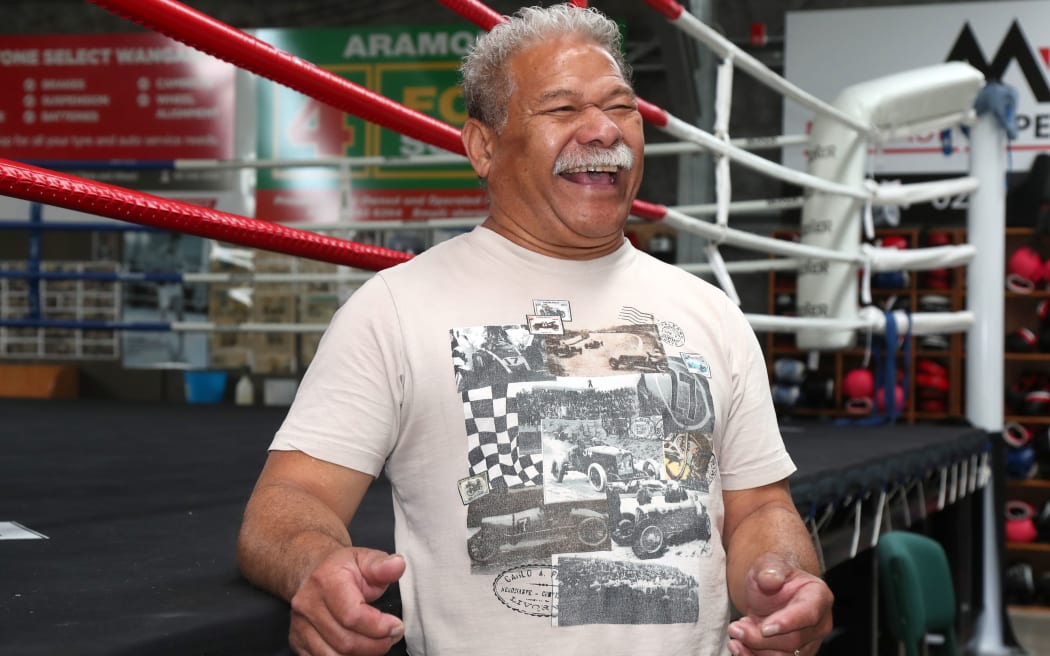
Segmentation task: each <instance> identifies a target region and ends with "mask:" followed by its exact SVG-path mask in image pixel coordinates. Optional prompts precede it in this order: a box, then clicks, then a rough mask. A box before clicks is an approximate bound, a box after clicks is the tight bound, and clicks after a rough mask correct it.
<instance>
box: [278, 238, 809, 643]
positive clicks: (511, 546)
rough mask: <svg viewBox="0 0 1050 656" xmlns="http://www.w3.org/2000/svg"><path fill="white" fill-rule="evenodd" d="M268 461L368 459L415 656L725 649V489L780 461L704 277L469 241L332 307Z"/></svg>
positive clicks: (736, 315) (730, 327) (724, 312)
mask: <svg viewBox="0 0 1050 656" xmlns="http://www.w3.org/2000/svg"><path fill="white" fill-rule="evenodd" d="M271 448H272V449H276V450H288V449H298V450H302V451H304V452H306V453H308V454H310V455H312V456H314V457H317V458H321V459H324V460H327V461H331V462H334V463H337V464H340V465H343V466H346V467H350V468H353V469H356V470H359V471H363V472H366V473H368V474H372V475H377V474H379V473H380V471H381V470H382V469H383V468H384V467H385V468H386V474H387V476H388V478H389V479H390V481H391V484H392V489H393V502H394V515H395V526H396V527H395V541H396V545H397V550H398V552H399V553H401V554H403V555H404V556H405V559H406V561H407V563H408V567H407V570H406V572H405V575H404V577H403V578H402V580H401V582H400V589H401V595H402V600H403V613H404V620H405V627H406V640H407V643H408V647H409V652H410V653H412V654H414V655H416V656H421V655H423V654H431V655H433V654H438V655H442V656H443V655H446V654H456V655H469V654H478V655H481V654H484V655H485V656H496V655H500V654H533V653H535V654H544V655H545V656H549V655H550V654H570V653H571V654H573V655H574V656H586V655H595V656H598V655H600V656H612V655H615V654H631V655H632V656H644V655H648V654H651V655H654V656H655V655H657V654H659V655H661V656H663V655H666V654H674V653H689V654H716V653H724V652H726V649H725V644H726V636H725V629H726V624H727V622H728V618H729V601H728V595H727V591H726V581H725V553H724V551H723V548H722V543H721V529H722V522H723V516H724V510H723V505H722V495H721V492H722V490H723V489H728V490H738V489H746V488H751V487H756V486H760V485H765V484H768V483H772V482H775V481H778V480H781V479H783V478H785V477H787V476H788V475H790V474H791V473H792V472H793V471H794V470H795V467H794V465H793V463H792V462H791V459H790V458H789V456H788V455H787V453H786V451H785V449H784V446H783V442H782V440H781V437H780V434H779V431H778V428H777V423H776V417H775V414H774V411H773V406H772V402H771V399H770V392H769V384H768V379H767V374H766V369H765V363H764V360H763V357H762V353H761V350H760V348H759V346H758V341H757V339H756V337H755V335H754V332H753V331H752V329H751V327H750V326H749V325H748V323H747V321H746V319H745V318H744V316H743V314H742V313H741V312H740V310H739V309H738V308H737V307H736V306H735V305H733V304H732V303H731V302H730V301H729V300H728V298H727V297H726V296H725V294H724V293H723V292H722V291H721V290H719V289H717V288H715V287H714V286H712V285H710V284H708V283H706V282H704V281H703V280H701V279H699V278H696V277H695V276H692V275H690V274H688V273H685V272H684V271H682V270H681V269H679V268H677V267H674V266H671V265H668V264H665V263H662V262H660V261H658V260H656V259H654V258H652V257H650V256H648V255H646V254H644V253H642V252H640V251H638V250H636V249H635V248H633V247H632V246H631V245H630V244H629V243H628V242H627V241H626V240H625V241H624V244H623V246H622V247H621V248H620V249H619V250H617V251H616V252H614V253H612V254H610V255H608V256H605V257H602V258H599V259H596V260H589V261H574V260H561V259H556V258H550V257H546V256H543V255H539V254H537V253H534V252H532V251H529V250H526V249H523V248H520V247H518V246H516V245H515V244H513V243H512V242H510V241H508V240H506V239H504V238H503V237H501V236H499V235H497V234H496V233H494V232H492V231H490V230H488V229H486V228H482V227H479V228H476V229H474V230H473V231H472V232H470V233H468V234H465V235H461V236H459V237H456V238H453V239H451V240H449V241H446V242H444V243H441V244H439V245H437V246H434V247H433V248H431V249H429V250H428V251H426V252H424V253H422V254H420V255H418V256H416V257H415V258H414V259H413V260H412V261H410V262H407V263H405V264H402V265H399V266H397V267H393V268H391V269H387V270H385V271H383V272H380V273H378V274H377V275H376V276H375V277H374V278H373V279H371V280H370V281H369V282H368V283H366V284H365V285H363V286H362V287H361V288H360V289H359V290H358V291H357V292H355V293H354V295H353V296H352V297H351V298H350V299H349V300H348V301H347V303H346V304H344V306H343V307H342V308H341V309H340V310H339V311H338V312H337V313H336V315H335V317H334V318H333V320H332V323H331V325H330V327H329V328H328V330H327V332H326V333H325V335H324V337H323V339H322V340H321V344H320V346H319V348H318V351H317V354H316V356H315V358H314V360H313V362H312V363H311V366H310V367H309V369H308V371H307V373H306V375H305V376H304V378H303V381H302V384H301V386H300V389H299V391H298V394H297V396H296V399H295V401H294V403H293V405H292V407H291V408H290V410H289V413H288V416H287V418H286V420H285V421H284V423H283V425H282V426H281V428H280V429H279V431H278V433H277V435H276V437H275V439H274V441H273V444H272V446H271Z"/></svg>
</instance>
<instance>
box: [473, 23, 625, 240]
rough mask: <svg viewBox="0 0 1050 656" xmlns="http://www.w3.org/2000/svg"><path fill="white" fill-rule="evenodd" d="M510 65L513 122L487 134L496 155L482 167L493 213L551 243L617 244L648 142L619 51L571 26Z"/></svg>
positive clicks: (536, 237) (528, 51) (525, 52)
mask: <svg viewBox="0 0 1050 656" xmlns="http://www.w3.org/2000/svg"><path fill="white" fill-rule="evenodd" d="M510 75H511V80H512V81H513V91H512V93H511V97H510V102H509V104H508V108H507V109H508V111H507V123H506V125H505V126H504V128H503V129H502V130H501V131H500V132H499V133H498V134H491V136H490V139H491V141H490V151H489V152H490V155H491V156H490V158H489V159H488V160H487V161H486V162H484V163H483V164H482V166H481V168H479V173H480V174H481V175H482V176H483V177H486V178H487V181H488V188H489V194H490V199H491V212H492V216H493V217H494V219H495V220H497V221H501V222H508V221H509V222H512V223H513V224H515V225H516V227H517V228H518V229H520V230H523V231H525V232H526V233H528V235H530V236H531V237H532V238H533V239H536V240H538V241H539V242H540V243H541V244H544V245H549V246H553V247H555V249H566V248H568V249H588V248H593V247H595V246H598V245H602V244H610V243H615V244H616V245H617V246H618V245H619V240H620V239H621V234H622V229H623V225H624V222H625V221H626V219H627V214H628V212H629V210H630V206H631V203H632V201H633V200H634V198H635V195H636V194H637V192H638V186H639V185H640V184H641V179H642V168H643V167H642V157H643V147H644V143H643V136H642V118H641V115H640V114H639V113H638V109H637V103H636V100H635V96H634V93H633V91H632V90H631V88H630V87H629V86H628V84H627V82H626V81H625V80H624V79H623V76H622V75H621V73H620V70H619V69H618V68H617V66H616V63H615V61H614V60H613V59H612V58H611V57H610V56H609V55H608V53H606V52H605V51H604V50H602V49H601V48H600V47H599V46H597V45H596V44H594V43H592V42H590V41H585V40H581V39H580V38H579V37H572V36H566V37H561V38H558V39H555V40H553V41H550V42H545V43H542V44H538V45H535V46H532V47H530V48H527V49H525V50H523V51H522V52H520V53H519V54H517V55H516V56H515V57H513V58H512V59H511V60H510ZM632 159H633V165H631V164H629V162H630V160H632ZM628 166H630V168H627V167H628ZM563 169H564V170H563Z"/></svg>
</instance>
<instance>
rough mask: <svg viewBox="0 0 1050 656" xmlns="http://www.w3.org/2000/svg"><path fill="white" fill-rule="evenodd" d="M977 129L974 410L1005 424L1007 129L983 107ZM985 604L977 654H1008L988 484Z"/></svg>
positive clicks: (989, 427) (970, 407)
mask: <svg viewBox="0 0 1050 656" xmlns="http://www.w3.org/2000/svg"><path fill="white" fill-rule="evenodd" d="M970 134H971V136H970V150H971V152H970V168H971V172H972V175H973V176H974V177H976V178H977V179H979V180H980V185H979V186H978V187H977V189H976V190H975V191H974V192H973V193H972V194H971V195H970V207H969V212H968V215H967V230H968V233H969V241H970V243H971V244H980V245H981V248H979V249H977V253H976V255H975V256H974V258H973V261H972V262H971V263H970V266H969V267H967V269H966V288H967V290H968V293H967V297H968V303H969V307H970V308H974V309H976V308H980V312H975V315H976V321H975V322H974V325H973V327H972V328H970V330H969V332H967V333H966V353H967V358H966V414H967V419H969V421H970V423H972V424H973V425H974V426H975V427H976V428H979V429H982V430H984V431H987V432H988V433H995V432H1000V431H1002V429H1003V395H1002V390H1003V310H1004V301H1003V285H1004V274H1003V272H1004V271H1005V270H1006V264H1005V260H1006V256H1005V254H1004V251H1005V248H1006V171H1007V163H1006V133H1005V132H1004V130H1003V129H1002V128H1001V127H1000V126H999V124H998V122H997V121H996V118H995V116H994V115H992V114H990V113H985V114H982V115H980V116H979V117H978V119H977V123H976V125H974V126H973V129H972V130H971V133H970ZM983 502H984V503H983V511H982V520H983V523H984V526H983V537H982V540H983V542H982V546H983V548H982V551H983V553H984V566H983V567H982V572H983V574H982V576H983V581H982V583H983V588H984V608H983V610H982V612H981V614H980V616H979V617H978V620H977V629H976V632H975V635H974V638H973V648H974V652H975V653H977V654H981V655H985V654H1007V653H1012V652H1013V650H1012V649H1011V648H1009V647H1007V646H1006V645H1005V644H1003V623H1002V609H1003V600H1002V580H1001V578H1000V572H1001V567H1002V563H1001V559H1000V556H999V544H998V538H997V531H996V528H995V526H996V518H995V514H996V513H995V486H994V485H992V484H990V483H989V484H987V485H985V486H984V492H983Z"/></svg>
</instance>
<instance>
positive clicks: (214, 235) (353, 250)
mask: <svg viewBox="0 0 1050 656" xmlns="http://www.w3.org/2000/svg"><path fill="white" fill-rule="evenodd" d="M0 194H3V195H5V196H11V197H13V198H21V199H23V200H28V201H36V202H40V203H45V204H47V205H55V206H57V207H65V208H68V209H74V210H79V211H82V212H89V213H91V214H96V215H98V216H105V217H109V218H111V219H120V220H121V221H128V222H130V223H137V224H139V225H145V226H151V227H155V228H164V229H167V230H176V231H178V232H183V233H186V234H191V235H198V236H200V237H208V238H210V239H218V240H220V241H226V242H231V243H234V244H240V245H243V246H255V247H258V248H262V249H265V250H268V251H275V252H278V253H286V254H288V255H296V256H299V257H306V258H310V259H313V260H320V261H323V262H333V263H335V264H345V265H347V266H353V267H359V268H362V269H369V270H373V271H378V270H379V269H385V268H386V267H389V266H393V265H395V264H397V263H399V262H404V261H406V260H408V259H410V258H411V257H412V256H411V255H409V254H407V253H402V252H400V251H394V250H390V249H387V248H380V247H378V246H370V245H367V244H358V243H355V242H351V241H346V240H343V239H336V238H334V237H329V236H326V235H319V234H317V233H313V232H307V231H305V230H297V229H294V228H288V227H285V226H283V225H280V224H277V223H270V222H268V221H258V220H255V219H249V218H245V217H243V216H238V215H236V214H229V213H227V212H220V211H218V210H213V209H209V208H206V207H200V206H198V205H191V204H189V203H182V202H179V201H175V200H170V199H168V198H161V197H160V196H153V195H150V194H144V193H141V192H137V191H131V190H129V189H124V188H122V187H116V186H113V185H108V184H105V183H101V182H95V181H93V180H86V179H84V178H78V177H75V176H71V175H65V174H62V173H56V172H54V171H48V170H46V169H40V168H37V167H35V166H29V165H28V164H21V163H18V162H12V161H10V160H6V159H0Z"/></svg>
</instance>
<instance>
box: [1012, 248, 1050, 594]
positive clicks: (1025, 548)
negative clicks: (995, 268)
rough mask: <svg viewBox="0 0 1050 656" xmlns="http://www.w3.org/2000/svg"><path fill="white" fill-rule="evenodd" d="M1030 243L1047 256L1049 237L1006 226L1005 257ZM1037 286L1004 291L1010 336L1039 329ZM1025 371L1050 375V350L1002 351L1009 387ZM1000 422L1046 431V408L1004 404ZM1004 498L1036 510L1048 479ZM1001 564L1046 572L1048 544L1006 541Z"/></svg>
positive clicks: (1020, 484) (1049, 424)
mask: <svg viewBox="0 0 1050 656" xmlns="http://www.w3.org/2000/svg"><path fill="white" fill-rule="evenodd" d="M1026 245H1028V246H1032V247H1033V248H1034V249H1035V250H1036V251H1037V252H1039V253H1040V255H1041V256H1043V257H1044V258H1046V256H1048V255H1050V236H1048V235H1041V234H1037V233H1036V232H1035V231H1034V230H1033V229H1031V228H1007V229H1006V257H1007V261H1009V257H1010V254H1012V253H1013V252H1014V251H1015V250H1016V249H1018V248H1020V247H1022V246H1026ZM1043 285H1044V286H1043V287H1039V286H1037V288H1036V289H1035V290H1033V291H1032V292H1029V293H1021V292H1013V291H1004V295H1005V298H1004V303H1003V308H1004V310H1003V313H1004V315H1003V331H1004V333H1005V334H1006V335H1010V334H1011V333H1013V332H1014V331H1016V330H1018V329H1020V328H1031V329H1032V330H1034V331H1036V333H1038V332H1039V327H1040V326H1039V324H1040V320H1039V317H1038V314H1037V308H1038V306H1039V304H1040V303H1041V302H1043V301H1047V302H1050V291H1046V290H1045V289H1046V288H1045V283H1043ZM1025 372H1032V373H1036V374H1042V373H1045V374H1046V375H1047V376H1048V378H1050V352H1048V351H1045V350H1037V351H1036V352H1032V353H1017V352H1006V353H1005V354H1004V356H1003V379H1004V382H1005V384H1006V385H1007V386H1008V387H1009V386H1011V385H1013V384H1015V383H1016V382H1017V381H1019V380H1020V378H1021V377H1022V376H1023V375H1024V373H1025ZM1003 420H1004V423H1006V424H1009V423H1018V424H1021V425H1025V426H1028V427H1029V428H1030V429H1035V430H1044V431H1045V430H1050V410H1048V411H1047V412H1046V414H1019V413H1018V412H1017V411H1016V409H1014V408H1011V407H1010V405H1009V403H1008V404H1007V406H1006V414H1005V416H1004V417H1003ZM1005 498H1006V500H1008V501H1011V500H1013V501H1024V502H1026V503H1028V504H1030V505H1031V506H1032V507H1034V508H1035V509H1036V511H1037V512H1038V510H1039V509H1040V508H1041V507H1042V506H1043V504H1044V503H1046V502H1047V501H1050V480H1047V479H1045V478H1033V479H1028V480H1011V479H1007V481H1006V490H1005ZM1005 555H1006V558H1005V562H1004V566H1010V565H1011V564H1012V563H1015V562H1019V561H1024V562H1027V563H1029V564H1030V565H1031V567H1032V573H1033V575H1034V576H1035V577H1038V576H1039V574H1040V573H1043V572H1050V544H1047V543H1043V542H1007V543H1006V554H1005ZM1035 601H1036V603H1037V604H1040V605H1042V606H1043V607H1046V605H1047V603H1050V601H1048V600H1046V599H1036V600H1035Z"/></svg>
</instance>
